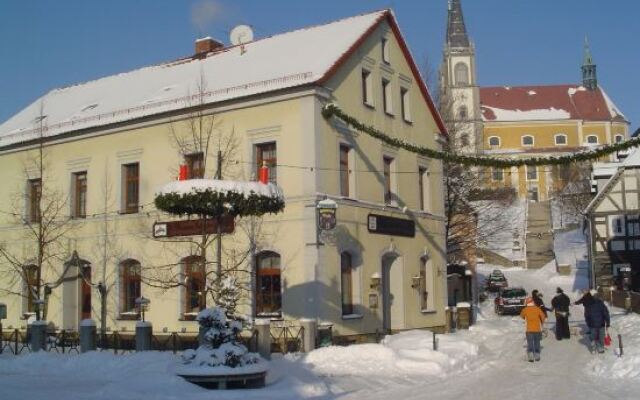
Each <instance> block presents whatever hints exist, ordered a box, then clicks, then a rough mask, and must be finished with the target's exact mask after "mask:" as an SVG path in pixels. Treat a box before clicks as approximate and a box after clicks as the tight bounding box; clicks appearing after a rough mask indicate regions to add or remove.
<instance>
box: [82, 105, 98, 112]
mask: <svg viewBox="0 0 640 400" xmlns="http://www.w3.org/2000/svg"><path fill="white" fill-rule="evenodd" d="M96 107H98V103H93V104H89V105H88V106H85V107H83V108H82V112H85V111H89V110H93V109H94V108H96Z"/></svg>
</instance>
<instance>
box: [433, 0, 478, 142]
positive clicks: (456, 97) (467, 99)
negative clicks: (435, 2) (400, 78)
mask: <svg viewBox="0 0 640 400" xmlns="http://www.w3.org/2000/svg"><path fill="white" fill-rule="evenodd" d="M440 103H441V104H440V108H441V113H442V116H443V118H444V120H445V122H446V124H447V128H448V130H449V133H450V135H451V137H450V138H451V140H454V141H455V148H456V149H459V150H460V151H464V152H471V153H476V152H479V151H480V150H481V149H482V133H481V132H482V115H481V114H480V91H479V88H478V83H477V76H476V57H475V48H474V46H473V43H472V42H471V41H470V40H469V36H468V35H467V28H466V26H465V23H464V17H463V15H462V4H461V2H460V0H449V4H448V15H447V36H446V39H445V44H444V54H443V58H442V66H441V67H440Z"/></svg>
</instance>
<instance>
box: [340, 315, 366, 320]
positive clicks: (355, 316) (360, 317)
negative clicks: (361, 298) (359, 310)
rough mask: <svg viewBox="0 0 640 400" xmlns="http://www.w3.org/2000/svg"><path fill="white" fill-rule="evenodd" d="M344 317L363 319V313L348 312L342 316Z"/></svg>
mask: <svg viewBox="0 0 640 400" xmlns="http://www.w3.org/2000/svg"><path fill="white" fill-rule="evenodd" d="M342 319H362V314H346V315H343V316H342Z"/></svg>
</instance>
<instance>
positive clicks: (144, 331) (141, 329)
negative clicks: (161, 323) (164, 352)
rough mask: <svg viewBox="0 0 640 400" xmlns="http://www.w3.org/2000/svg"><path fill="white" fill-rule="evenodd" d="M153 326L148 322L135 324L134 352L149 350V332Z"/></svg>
mask: <svg viewBox="0 0 640 400" xmlns="http://www.w3.org/2000/svg"><path fill="white" fill-rule="evenodd" d="M152 329H153V326H152V325H151V322H149V321H138V322H136V351H149V350H151V343H152V341H151V332H152Z"/></svg>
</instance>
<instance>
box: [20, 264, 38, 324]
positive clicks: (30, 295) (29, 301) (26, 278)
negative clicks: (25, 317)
mask: <svg viewBox="0 0 640 400" xmlns="http://www.w3.org/2000/svg"><path fill="white" fill-rule="evenodd" d="M22 273H23V295H24V299H25V302H24V303H23V304H24V308H23V309H24V310H25V312H28V313H33V312H35V311H36V308H35V304H34V300H35V299H36V290H37V285H38V267H37V266H36V265H34V264H28V265H25V266H23V267H22Z"/></svg>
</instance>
